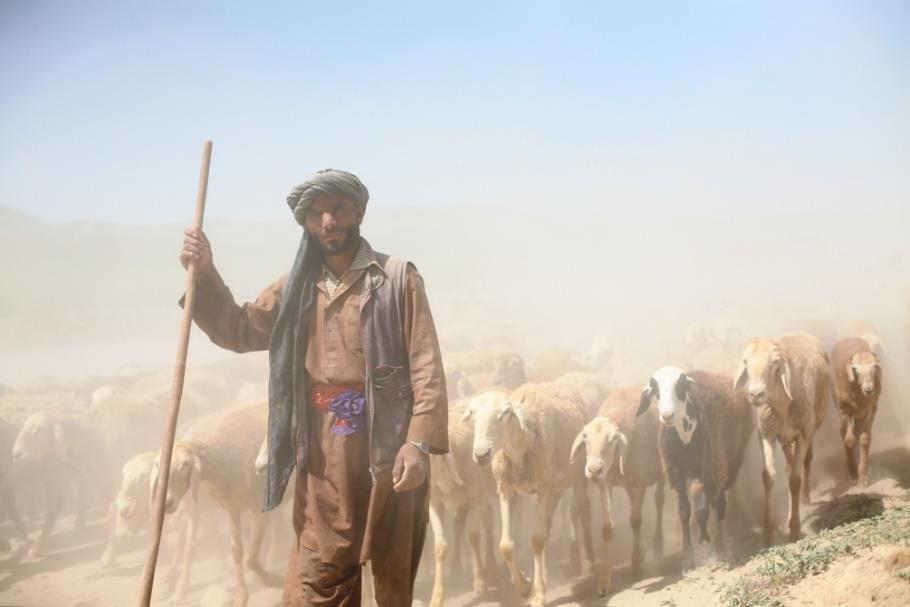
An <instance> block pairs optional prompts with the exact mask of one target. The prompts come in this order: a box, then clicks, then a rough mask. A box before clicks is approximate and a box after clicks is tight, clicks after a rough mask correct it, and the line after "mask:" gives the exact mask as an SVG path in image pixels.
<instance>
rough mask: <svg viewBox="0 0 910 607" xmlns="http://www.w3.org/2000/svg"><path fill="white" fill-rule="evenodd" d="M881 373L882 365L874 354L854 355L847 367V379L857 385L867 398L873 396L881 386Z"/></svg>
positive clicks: (859, 353)
mask: <svg viewBox="0 0 910 607" xmlns="http://www.w3.org/2000/svg"><path fill="white" fill-rule="evenodd" d="M881 373H882V369H881V365H879V362H878V358H877V357H876V356H875V354H873V353H872V352H858V353H856V354H854V355H853V356H852V357H851V358H850V363H849V364H848V365H847V379H848V380H850V382H851V383H854V384H856V385H857V386H858V387H859V389H860V390H862V392H863V394H864V395H866V396H872V394H873V393H874V392H875V390H876V388H877V387H878V386H879V385H881V377H882V375H881Z"/></svg>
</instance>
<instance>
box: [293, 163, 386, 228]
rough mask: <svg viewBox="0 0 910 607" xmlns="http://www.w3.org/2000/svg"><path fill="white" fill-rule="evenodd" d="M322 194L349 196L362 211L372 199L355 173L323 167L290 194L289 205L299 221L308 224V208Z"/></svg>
mask: <svg viewBox="0 0 910 607" xmlns="http://www.w3.org/2000/svg"><path fill="white" fill-rule="evenodd" d="M321 194H341V195H342V196H345V197H347V198H349V199H350V200H351V202H353V203H354V204H355V205H356V206H357V207H358V208H359V209H360V210H361V211H363V210H365V209H366V207H367V201H368V200H369V199H370V192H369V191H368V190H367V188H366V186H365V185H363V184H362V183H360V180H359V179H357V176H356V175H354V174H353V173H348V172H347V171H339V170H338V169H323V170H321V171H318V172H317V173H316V174H315V175H313V176H312V177H310V178H309V179H307V180H306V181H304V182H303V183H301V184H300V185H298V186H297V187H295V188H294V189H293V190H291V193H290V194H288V206H289V207H291V212H292V213H294V219H296V220H297V223H299V224H300V225H302V226H303V225H306V212H307V209H309V208H310V204H311V203H312V202H313V200H315V199H316V197H317V196H319V195H321Z"/></svg>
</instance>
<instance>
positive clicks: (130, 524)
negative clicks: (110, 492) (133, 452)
mask: <svg viewBox="0 0 910 607" xmlns="http://www.w3.org/2000/svg"><path fill="white" fill-rule="evenodd" d="M153 466H154V461H153V460H152V459H151V458H150V457H149V456H148V455H147V454H141V455H137V456H136V457H134V458H133V459H131V460H129V461H128V462H126V463H125V464H123V469H122V470H121V476H122V480H121V482H120V492H119V493H117V498H116V499H115V500H114V504H115V507H116V512H117V518H116V523H115V527H114V528H115V534H116V536H117V538H118V539H123V538H124V537H126V536H127V535H129V533H131V532H133V531H136V530H137V529H138V527H139V526H140V525H141V524H142V523H143V522H144V520H143V519H144V517H143V516H142V515H143V514H146V513H147V512H148V508H147V504H148V502H149V489H150V482H151V474H152V467H153Z"/></svg>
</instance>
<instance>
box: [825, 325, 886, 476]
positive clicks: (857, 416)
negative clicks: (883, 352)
mask: <svg viewBox="0 0 910 607" xmlns="http://www.w3.org/2000/svg"><path fill="white" fill-rule="evenodd" d="M872 343H875V342H872ZM872 343H870V340H869V339H866V338H865V337H863V338H859V337H847V338H844V339H841V340H840V341H838V342H837V343H836V344H834V347H833V348H832V350H831V364H832V365H833V367H834V392H835V397H836V401H837V410H838V413H839V414H840V419H841V424H840V433H841V440H842V441H843V443H844V453H845V454H846V457H847V472H848V473H849V474H850V478H852V479H853V480H854V481H856V482H857V483H858V484H859V485H860V486H862V487H865V486H866V485H868V484H869V447H870V445H871V444H872V422H873V421H874V420H875V413H876V411H877V410H878V399H879V396H880V395H881V392H882V366H881V362H880V359H879V356H878V355H877V354H876V353H875V351H874V349H873V346H872ZM857 439H859V465H857V462H856V454H855V451H856V441H857Z"/></svg>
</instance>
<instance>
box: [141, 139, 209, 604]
mask: <svg viewBox="0 0 910 607" xmlns="http://www.w3.org/2000/svg"><path fill="white" fill-rule="evenodd" d="M211 162H212V142H211V141H206V142H205V143H203V144H202V168H201V169H200V171H199V189H198V190H197V193H196V215H195V216H194V217H193V227H194V228H195V229H197V230H198V229H202V216H203V214H204V212H205V194H206V191H207V190H208V184H209V165H210V164H211ZM195 300H196V263H195V262H194V261H192V260H191V261H190V262H189V265H188V266H187V270H186V298H185V299H184V302H183V321H182V322H181V324H180V339H179V342H178V344H177V360H176V362H175V363H174V378H173V381H172V383H171V408H170V411H169V412H168V419H167V426H166V427H165V430H164V438H163V439H162V440H161V461H160V462H159V464H158V487H157V492H156V493H155V499H154V501H153V506H152V510H153V517H154V518H153V520H154V525H155V526H154V528H153V532H152V534H151V536H150V537H149V540H150V541H149V550H148V555H147V556H146V559H145V569H144V570H143V572H142V598H141V599H140V601H139V605H140V607H148V605H149V603H150V602H151V600H152V586H153V585H154V583H155V565H156V564H157V563H158V549H159V548H160V546H161V530H162V528H163V527H164V502H165V499H166V498H167V485H168V478H169V477H170V474H171V451H172V450H173V449H174V436H175V435H176V433H177V414H178V413H179V412H180V397H181V396H182V395H183V378H184V376H185V375H186V353H187V350H189V346H190V329H191V328H192V326H193V304H194V303H195Z"/></svg>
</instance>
